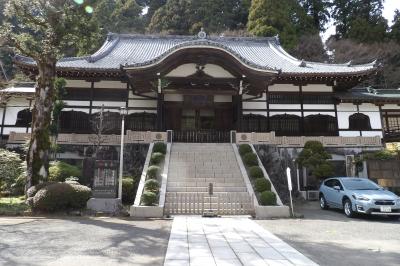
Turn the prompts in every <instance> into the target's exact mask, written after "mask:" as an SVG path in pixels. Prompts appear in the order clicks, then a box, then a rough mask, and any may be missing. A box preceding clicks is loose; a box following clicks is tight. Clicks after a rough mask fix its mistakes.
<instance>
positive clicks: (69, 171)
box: [49, 161, 82, 182]
mask: <svg viewBox="0 0 400 266" xmlns="http://www.w3.org/2000/svg"><path fill="white" fill-rule="evenodd" d="M71 176H73V177H77V178H79V179H80V178H81V177H82V172H81V170H80V169H79V168H78V167H77V166H74V165H70V164H68V163H65V162H61V161H56V162H52V163H51V165H50V167H49V181H54V182H64V181H65V179H67V178H68V177H71Z"/></svg>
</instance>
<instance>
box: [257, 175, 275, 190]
mask: <svg viewBox="0 0 400 266" xmlns="http://www.w3.org/2000/svg"><path fill="white" fill-rule="evenodd" d="M254 188H255V189H256V191H257V192H264V191H271V183H270V182H269V181H268V180H267V179H265V178H264V177H261V178H257V179H256V181H255V182H254Z"/></svg>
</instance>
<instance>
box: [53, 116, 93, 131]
mask: <svg viewBox="0 0 400 266" xmlns="http://www.w3.org/2000/svg"><path fill="white" fill-rule="evenodd" d="M59 132H60V133H82V134H83V133H90V132H91V121H90V116H89V114H87V113H85V112H81V111H63V112H61V114H60V121H59Z"/></svg>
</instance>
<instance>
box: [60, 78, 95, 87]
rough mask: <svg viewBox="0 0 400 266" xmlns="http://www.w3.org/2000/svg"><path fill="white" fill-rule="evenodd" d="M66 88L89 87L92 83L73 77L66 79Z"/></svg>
mask: <svg viewBox="0 0 400 266" xmlns="http://www.w3.org/2000/svg"><path fill="white" fill-rule="evenodd" d="M66 81H67V86H66V87H67V88H68V87H71V88H91V87H92V83H91V82H87V81H84V80H73V79H67V80H66Z"/></svg>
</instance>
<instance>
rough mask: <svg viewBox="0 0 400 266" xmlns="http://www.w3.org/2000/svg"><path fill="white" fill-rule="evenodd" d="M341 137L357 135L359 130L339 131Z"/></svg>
mask: <svg viewBox="0 0 400 266" xmlns="http://www.w3.org/2000/svg"><path fill="white" fill-rule="evenodd" d="M339 136H341V137H359V136H360V131H339Z"/></svg>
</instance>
